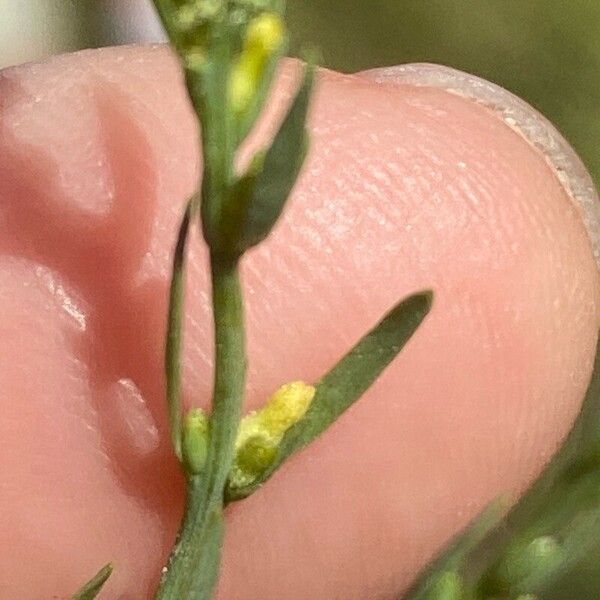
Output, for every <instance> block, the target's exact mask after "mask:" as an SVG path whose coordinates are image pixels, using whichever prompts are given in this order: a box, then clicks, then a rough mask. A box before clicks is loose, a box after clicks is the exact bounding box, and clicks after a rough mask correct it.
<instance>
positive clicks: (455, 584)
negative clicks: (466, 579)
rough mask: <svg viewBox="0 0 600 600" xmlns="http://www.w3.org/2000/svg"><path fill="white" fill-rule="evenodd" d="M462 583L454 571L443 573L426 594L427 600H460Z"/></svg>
mask: <svg viewBox="0 0 600 600" xmlns="http://www.w3.org/2000/svg"><path fill="white" fill-rule="evenodd" d="M463 591H464V590H463V582H462V578H461V576H460V575H459V574H458V573H457V572H456V571H445V572H444V573H442V574H441V575H439V576H438V577H437V578H436V580H435V581H434V582H433V585H431V587H430V588H429V590H428V592H427V596H426V598H427V600H462V598H463Z"/></svg>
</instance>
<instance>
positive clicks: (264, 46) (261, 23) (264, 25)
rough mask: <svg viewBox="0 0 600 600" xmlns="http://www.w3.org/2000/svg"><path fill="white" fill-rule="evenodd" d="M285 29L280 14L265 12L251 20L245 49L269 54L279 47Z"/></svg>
mask: <svg viewBox="0 0 600 600" xmlns="http://www.w3.org/2000/svg"><path fill="white" fill-rule="evenodd" d="M284 31H285V30H284V26H283V20H282V19H281V17H280V16H279V15H278V14H275V13H263V14H262V15H259V16H258V17H256V18H255V19H253V20H252V21H250V24H249V25H248V29H247V30H246V38H245V40H244V51H249V52H250V51H251V52H256V53H262V54H263V55H264V56H267V55H269V54H271V53H273V52H275V50H277V48H279V46H280V45H281V42H282V41H283V36H284Z"/></svg>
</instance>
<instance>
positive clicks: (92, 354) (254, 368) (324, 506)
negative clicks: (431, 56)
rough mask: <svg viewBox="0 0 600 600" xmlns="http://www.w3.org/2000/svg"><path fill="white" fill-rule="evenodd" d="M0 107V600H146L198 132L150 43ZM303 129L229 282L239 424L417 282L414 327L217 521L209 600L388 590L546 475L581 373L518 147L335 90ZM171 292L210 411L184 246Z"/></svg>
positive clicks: (441, 110)
mask: <svg viewBox="0 0 600 600" xmlns="http://www.w3.org/2000/svg"><path fill="white" fill-rule="evenodd" d="M292 71H294V67H293V65H288V66H287V67H286V69H285V73H284V76H283V80H284V83H283V84H282V87H281V88H280V92H279V94H278V99H277V102H276V105H277V106H276V108H277V110H276V111H275V112H276V114H281V110H282V108H283V107H284V106H285V103H286V102H287V98H288V97H289V96H288V92H289V88H290V85H291V74H292ZM0 103H1V104H0V107H1V108H0V111H1V116H0V119H1V123H0V127H1V129H0V247H1V249H2V256H1V258H0V327H1V331H2V344H0V390H1V403H2V408H1V410H0V440H1V444H0V448H1V450H0V473H1V479H0V531H1V532H2V547H1V549H0V553H1V554H0V597H2V598H20V599H22V600H27V599H32V600H33V599H39V598H51V597H59V598H63V597H67V596H68V595H69V594H70V593H72V592H73V591H74V590H75V589H76V588H77V587H78V586H79V585H80V584H81V583H82V582H83V581H85V580H86V579H87V578H88V577H90V576H91V575H93V574H94V573H95V572H96V570H97V569H98V568H99V567H100V566H101V565H102V564H104V563H106V562H107V561H109V560H110V561H114V563H115V565H116V571H115V574H114V576H113V577H112V578H111V581H110V583H109V585H108V586H107V587H106V591H105V592H104V593H103V595H102V597H103V598H123V599H124V598H127V599H139V598H149V597H151V592H152V590H153V589H154V587H155V585H156V582H157V580H158V577H159V574H160V569H161V567H162V565H163V563H164V561H165V559H166V557H167V555H168V553H169V549H170V547H171V545H172V543H173V539H174V536H175V533H176V529H177V524H178V521H179V519H180V516H181V511H182V491H183V480H182V477H181V475H180V473H179V470H178V465H177V464H176V461H175V460H174V459H173V457H172V455H171V451H170V444H169V441H168V434H167V431H166V428H165V405H164V398H163V396H164V394H163V386H164V381H163V375H162V348H163V336H164V322H165V310H166V291H167V283H168V273H169V260H170V255H171V250H172V246H173V240H174V235H175V231H176V227H177V223H178V221H179V218H180V215H181V211H182V206H183V202H184V199H185V198H186V196H188V195H189V194H190V193H191V192H192V191H193V190H194V189H195V187H196V184H197V177H198V174H199V160H198V143H197V129H196V126H195V124H194V119H193V117H192V114H191V111H190V109H189V107H188V104H187V101H186V98H185V94H184V89H183V86H182V82H181V76H180V73H179V71H178V68H177V65H176V63H175V61H174V60H173V58H172V57H171V56H170V55H169V53H168V51H167V50H166V49H165V48H159V47H144V48H127V49H112V50H104V51H101V52H86V53H82V54H77V55H73V56H67V57H62V58H57V59H52V60H50V61H49V62H47V63H44V64H40V65H31V66H26V67H23V68H19V69H16V70H11V71H7V72H5V73H4V74H2V76H1V79H0ZM271 121H272V119H271ZM311 123H312V125H311V128H312V132H313V145H312V151H311V155H310V158H309V161H308V165H307V168H306V169H305V171H304V174H303V176H302V179H301V182H300V183H299V185H298V187H297V189H296V191H295V192H294V194H293V197H292V199H291V201H290V204H289V208H288V210H287V211H286V213H285V217H284V218H283V220H282V221H281V222H280V223H279V225H278V226H277V228H276V231H275V233H274V235H273V237H272V238H270V239H269V241H268V242H267V243H266V244H264V245H263V246H261V247H260V248H259V249H258V250H256V251H253V252H251V254H250V255H249V256H248V257H247V258H246V259H245V260H244V264H243V277H244V288H245V292H246V302H247V304H246V306H247V317H248V336H249V348H248V351H249V356H250V367H249V381H248V403H247V407H248V408H250V407H257V406H259V405H260V404H261V403H262V402H263V401H264V399H265V397H266V396H267V395H268V394H269V392H271V391H273V390H274V389H275V388H276V387H277V386H278V385H280V384H282V383H284V382H286V381H289V380H293V379H305V380H307V381H313V380H315V379H316V378H318V377H319V375H320V374H322V373H323V372H324V371H325V370H326V369H327V368H328V367H329V366H330V365H332V363H333V362H334V361H335V360H336V359H337V358H338V357H339V356H340V355H341V354H342V353H343V352H344V351H345V350H347V349H348V348H349V347H350V345H351V344H352V343H353V342H354V341H356V339H357V338H358V337H359V336H360V335H361V334H362V333H363V332H365V331H366V330H367V328H369V327H370V326H372V325H373V324H374V323H375V322H376V321H377V320H378V318H379V317H380V316H381V315H382V314H383V313H384V312H385V311H386V309H388V308H390V307H391V306H392V305H393V304H394V303H395V302H396V301H397V300H398V299H400V298H401V297H403V296H405V295H406V294H408V293H410V292H413V291H416V290H420V289H423V288H432V289H434V290H435V294H436V299H435V307H434V309H433V311H432V313H431V315H430V317H429V318H428V320H427V322H426V323H425V325H424V326H423V328H422V329H421V330H419V332H418V334H417V335H416V336H415V338H414V339H413V340H412V341H411V342H410V344H409V346H408V347H407V348H406V351H405V352H403V354H402V355H401V357H400V358H399V359H398V360H396V361H395V362H394V363H393V365H392V366H391V367H390V368H389V369H388V370H387V371H386V372H385V374H384V375H383V376H382V377H381V379H380V380H379V381H378V382H377V383H376V384H375V385H374V386H373V388H372V389H371V390H370V391H369V392H368V393H367V394H366V395H365V396H364V398H363V399H362V400H361V401H360V402H359V403H358V404H357V405H355V406H354V407H353V408H352V410H351V411H349V412H348V413H347V414H346V415H345V416H343V417H342V418H341V419H340V420H339V422H338V423H337V424H336V425H335V426H334V427H333V428H332V429H331V430H330V431H328V432H327V433H326V435H324V436H323V437H322V438H321V439H319V440H318V441H317V442H316V443H314V444H313V445H312V446H311V447H310V448H309V449H308V450H306V451H305V452H303V453H301V454H299V455H297V456H295V457H294V458H293V459H291V460H290V461H289V462H288V463H287V464H286V465H285V466H284V467H283V468H282V469H281V470H280V471H279V472H278V473H277V475H276V476H275V477H274V478H273V479H272V480H271V481H270V482H269V483H268V485H266V486H265V487H264V488H263V489H262V490H261V491H259V492H258V493H257V494H255V496H253V497H252V498H250V499H248V500H246V501H244V502H243V503H240V504H236V505H234V506H233V507H231V508H230V509H228V511H227V537H226V544H225V551H224V564H223V570H222V578H221V582H220V587H219V593H218V597H219V598H220V599H234V598H235V599H249V600H251V599H254V598H261V599H262V600H271V599H272V600H275V599H282V598H285V599H286V600H296V599H297V600H302V599H306V598H311V599H323V600H329V599H333V598H344V600H353V599H356V600H359V599H360V600H364V599H365V598H382V599H391V598H394V597H395V594H396V593H398V592H399V591H400V590H402V589H404V588H405V587H406V586H407V585H408V584H409V583H410V582H411V580H412V578H413V577H414V576H415V574H416V573H417V572H418V570H419V569H420V568H421V567H422V566H423V565H424V564H425V563H426V562H427V561H428V560H429V558H430V557H431V556H432V554H433V553H435V552H436V551H437V550H438V549H439V548H440V547H441V546H442V545H443V544H444V542H445V541H446V540H447V539H448V538H449V536H450V535H451V534H453V533H455V532H456V531H457V530H459V529H460V528H461V527H462V526H463V525H464V524H465V523H467V521H468V520H469V519H470V518H471V517H472V516H473V515H475V514H476V513H477V512H478V511H479V510H480V509H481V508H482V507H483V506H484V505H485V504H486V503H487V502H488V501H490V500H491V499H492V498H494V497H495V496H497V495H498V494H499V493H503V492H509V493H518V492H520V491H522V490H523V489H524V487H525V486H526V485H527V484H528V482H530V481H531V480H532V478H533V477H534V476H535V475H536V474H537V473H538V472H539V471H540V469H541V468H542V466H543V465H544V463H545V462H546V461H547V459H548V458H549V457H550V455H551V454H552V453H553V451H554V450H555V449H556V448H557V446H558V444H559V442H560V441H561V439H562V438H563V437H564V435H565V434H566V432H567V431H568V429H569V427H570V425H571V424H572V422H573V420H574V418H575V416H576V414H577V412H578V410H579V407H580V403H581V400H582V397H583V395H584V392H585V388H586V386H587V383H588V380H589V376H590V373H591V368H592V360H593V355H594V350H595V343H596V333H597V330H598V326H599V289H600V288H599V280H598V274H597V273H598V272H597V268H596V265H595V261H594V259H593V256H592V251H591V246H590V242H589V238H588V236H587V234H586V231H585V229H584V226H583V223H582V218H581V214H580V211H579V209H578V208H577V206H576V205H575V203H574V202H573V201H572V199H571V198H570V197H569V196H568V194H567V193H566V191H565V190H564V189H563V187H562V186H561V184H560V183H559V180H558V179H557V177H556V175H555V173H554V172H553V170H552V168H551V167H550V166H549V164H548V162H547V161H546V160H545V159H544V157H543V156H542V154H541V153H540V152H539V151H537V150H535V149H534V148H533V147H532V145H531V144H530V143H529V142H528V141H526V140H525V139H524V138H523V137H522V136H520V135H518V134H517V133H515V131H513V130H512V129H511V128H509V127H508V126H507V125H506V124H505V123H504V122H502V120H501V119H500V118H499V117H498V116H497V115H496V114H494V113H493V112H492V111H490V110H488V109H486V108H484V107H482V106H479V105H477V104H475V103H474V102H472V101H471V100H468V99H464V98H461V97H458V96H457V95H453V94H449V93H447V92H445V91H443V90H440V89H434V88H432V87H427V86H425V87H415V86H413V85H398V84H394V82H393V81H391V82H389V83H375V82H374V81H373V80H372V79H369V78H367V77H364V76H343V75H338V74H334V73H330V72H324V73H323V74H322V75H321V77H320V83H319V92H318V95H317V101H316V103H315V105H314V110H313V113H312V118H311ZM267 129H272V122H271V124H270V125H269V126H268V127H267ZM260 135H261V136H262V137H263V140H264V133H261V134H260ZM189 289H190V293H189V304H188V314H189V318H188V323H187V325H188V326H187V330H186V334H187V343H186V358H185V389H186V398H187V401H188V402H189V403H190V404H191V403H201V404H202V405H205V406H206V405H207V404H208V402H209V399H210V390H211V361H212V347H211V339H212V333H211V320H210V313H209V289H208V280H207V269H206V253H205V251H204V249H203V248H202V247H201V244H200V242H198V243H195V245H194V248H193V252H192V257H191V276H190V282H189Z"/></svg>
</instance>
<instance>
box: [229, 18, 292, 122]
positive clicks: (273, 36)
mask: <svg viewBox="0 0 600 600" xmlns="http://www.w3.org/2000/svg"><path fill="white" fill-rule="evenodd" d="M284 35H285V28H284V25H283V21H282V19H281V17H280V16H279V15H277V14H275V13H268V12H267V13H263V14H261V15H259V16H258V17H256V18H254V19H253V20H252V21H250V23H249V25H248V27H247V29H246V32H245V36H244V42H243V47H242V51H241V53H240V55H239V57H238V59H237V61H236V63H235V65H234V66H233V68H232V70H231V74H230V79H229V99H230V102H231V107H232V109H233V111H234V112H235V113H236V114H241V113H243V112H244V111H245V110H246V109H247V108H248V106H249V105H250V103H251V102H252V99H253V98H254V95H255V94H256V92H257V89H258V86H259V83H260V78H261V76H262V74H263V72H264V69H265V66H266V64H267V61H268V60H269V58H270V57H271V56H272V55H273V54H274V53H275V52H276V51H277V50H278V48H279V47H280V46H281V44H282V43H283V39H284Z"/></svg>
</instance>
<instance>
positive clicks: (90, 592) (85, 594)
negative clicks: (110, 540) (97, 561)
mask: <svg viewBox="0 0 600 600" xmlns="http://www.w3.org/2000/svg"><path fill="white" fill-rule="evenodd" d="M113 568H114V567H113V565H112V564H111V563H108V564H107V565H104V566H103V567H102V568H101V569H100V570H99V571H98V573H96V575H94V577H92V579H90V580H89V581H88V582H87V583H86V584H85V585H84V586H83V587H82V588H81V589H80V590H79V591H78V592H76V593H75V595H74V596H73V598H72V600H94V598H96V596H97V595H98V594H99V593H100V591H101V590H102V588H103V587H104V584H105V583H106V582H107V581H108V578H109V577H110V576H111V575H112V572H113Z"/></svg>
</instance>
